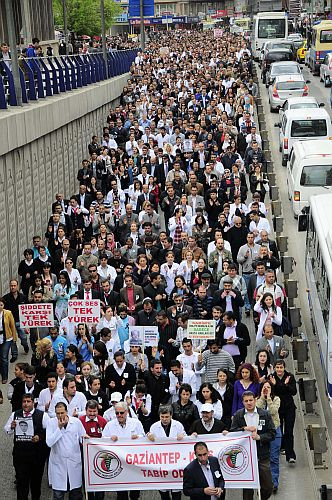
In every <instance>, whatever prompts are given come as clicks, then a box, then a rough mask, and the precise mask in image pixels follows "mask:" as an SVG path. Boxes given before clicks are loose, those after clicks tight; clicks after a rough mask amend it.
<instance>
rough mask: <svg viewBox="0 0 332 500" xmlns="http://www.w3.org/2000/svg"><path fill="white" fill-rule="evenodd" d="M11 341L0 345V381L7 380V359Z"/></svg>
mask: <svg viewBox="0 0 332 500" xmlns="http://www.w3.org/2000/svg"><path fill="white" fill-rule="evenodd" d="M12 343H13V341H12V340H9V341H8V342H4V343H3V344H0V372H1V378H2V380H8V357H9V351H10V348H11V346H12Z"/></svg>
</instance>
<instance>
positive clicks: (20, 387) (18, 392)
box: [11, 380, 43, 411]
mask: <svg viewBox="0 0 332 500" xmlns="http://www.w3.org/2000/svg"><path fill="white" fill-rule="evenodd" d="M42 388H43V387H42V386H41V385H40V384H38V382H35V383H34V385H33V391H32V394H33V398H34V399H35V400H37V399H38V396H39V394H40V391H41V390H42ZM25 393H26V390H25V381H24V380H22V381H21V382H17V384H16V385H15V387H14V392H13V396H12V400H11V404H12V409H13V411H16V410H19V409H20V408H22V397H23V396H24V394H25ZM35 406H37V405H35Z"/></svg>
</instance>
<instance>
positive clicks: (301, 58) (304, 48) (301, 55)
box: [296, 40, 308, 63]
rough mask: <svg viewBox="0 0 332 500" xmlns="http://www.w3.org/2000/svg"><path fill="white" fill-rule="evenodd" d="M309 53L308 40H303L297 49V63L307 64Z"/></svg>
mask: <svg viewBox="0 0 332 500" xmlns="http://www.w3.org/2000/svg"><path fill="white" fill-rule="evenodd" d="M307 52H308V42H307V40H302V44H301V46H300V47H299V48H298V49H297V54H296V55H297V57H296V59H297V61H298V62H299V63H304V62H305V56H306V53H307Z"/></svg>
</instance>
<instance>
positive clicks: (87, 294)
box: [76, 278, 100, 300]
mask: <svg viewBox="0 0 332 500" xmlns="http://www.w3.org/2000/svg"><path fill="white" fill-rule="evenodd" d="M76 295H77V298H78V299H81V300H82V299H83V300H91V299H100V295H99V293H98V292H96V290H92V281H91V278H85V279H84V280H83V288H81V290H79V291H78V292H77V293H76Z"/></svg>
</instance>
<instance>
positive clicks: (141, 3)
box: [139, 0, 145, 50]
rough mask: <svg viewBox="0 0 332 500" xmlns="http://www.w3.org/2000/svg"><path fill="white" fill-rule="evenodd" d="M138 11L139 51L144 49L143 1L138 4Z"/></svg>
mask: <svg viewBox="0 0 332 500" xmlns="http://www.w3.org/2000/svg"><path fill="white" fill-rule="evenodd" d="M139 11H140V20H141V22H140V26H141V49H142V50H144V49H145V31H144V10H143V0H140V2H139Z"/></svg>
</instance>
